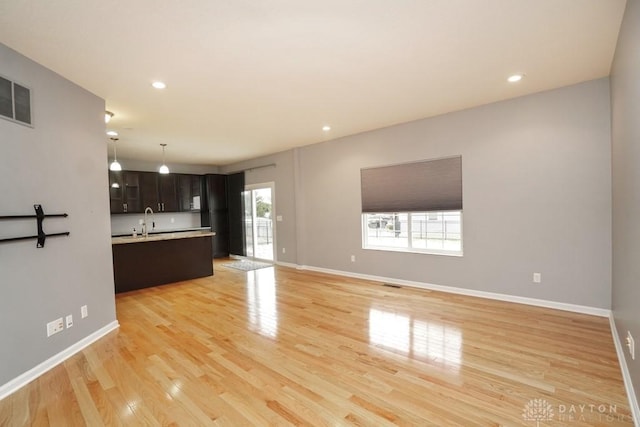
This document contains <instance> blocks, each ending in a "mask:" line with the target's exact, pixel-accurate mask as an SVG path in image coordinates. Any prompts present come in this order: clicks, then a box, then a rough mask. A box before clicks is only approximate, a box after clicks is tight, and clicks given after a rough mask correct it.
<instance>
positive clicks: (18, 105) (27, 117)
mask: <svg viewBox="0 0 640 427" xmlns="http://www.w3.org/2000/svg"><path fill="white" fill-rule="evenodd" d="M0 117H2V118H4V119H8V120H11V121H14V122H16V123H22V124H25V125H29V126H32V123H31V89H29V88H27V87H24V86H22V85H21V84H18V83H16V82H13V81H11V80H9V79H6V78H4V77H1V76H0Z"/></svg>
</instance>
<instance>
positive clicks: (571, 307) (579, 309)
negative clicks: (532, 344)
mask: <svg viewBox="0 0 640 427" xmlns="http://www.w3.org/2000/svg"><path fill="white" fill-rule="evenodd" d="M297 268H298V269H300V270H309V271H317V272H319V273H327V274H334V275H337V276H346V277H353V278H356V279H364V280H371V281H374V282H382V283H390V284H393V285H403V286H410V287H413V288H421V289H428V290H431V291H441V292H447V293H450V294H458V295H468V296H472V297H479V298H487V299H492V300H498V301H507V302H515V303H519V304H526V305H534V306H537V307H546V308H554V309H556V310H564V311H571V312H574V313H582V314H590V315H592V316H599V317H609V315H610V313H611V310H608V309H605V308H598V307H589V306H585V305H576V304H567V303H564V302H556V301H549V300H543V299H537V298H528V297H519V296H514V295H506V294H499V293H495V292H485V291H476V290H473V289H464V288H456V287H453V286H442V285H434V284H432V283H423V282H414V281H411V280H402V279H394V278H392V277H381V276H373V275H369V274H360V273H352V272H349V271H341V270H331V269H328V268H320V267H313V266H309V265H305V266H298V267H297Z"/></svg>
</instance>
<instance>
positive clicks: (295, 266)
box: [276, 261, 298, 268]
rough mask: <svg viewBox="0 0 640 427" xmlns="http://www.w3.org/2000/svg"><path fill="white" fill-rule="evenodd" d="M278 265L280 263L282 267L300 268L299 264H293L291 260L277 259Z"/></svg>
mask: <svg viewBox="0 0 640 427" xmlns="http://www.w3.org/2000/svg"><path fill="white" fill-rule="evenodd" d="M276 265H280V266H282V267H288V268H298V265H297V264H293V263H290V262H284V261H276Z"/></svg>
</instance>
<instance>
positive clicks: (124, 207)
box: [109, 171, 143, 214]
mask: <svg viewBox="0 0 640 427" xmlns="http://www.w3.org/2000/svg"><path fill="white" fill-rule="evenodd" d="M109 200H110V205H111V213H116V214H117V213H139V212H142V211H143V207H142V198H141V194H140V175H139V173H138V172H133V171H118V172H114V171H109Z"/></svg>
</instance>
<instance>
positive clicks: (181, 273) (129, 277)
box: [111, 231, 215, 293]
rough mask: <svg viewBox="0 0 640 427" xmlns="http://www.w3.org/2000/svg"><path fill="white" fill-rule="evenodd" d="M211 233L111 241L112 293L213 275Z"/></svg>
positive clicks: (114, 238) (151, 236)
mask: <svg viewBox="0 0 640 427" xmlns="http://www.w3.org/2000/svg"><path fill="white" fill-rule="evenodd" d="M213 236H215V233H213V232H211V231H184V232H174V233H160V234H151V235H149V236H147V237H142V236H140V237H133V236H123V237H113V238H112V239H111V245H112V249H113V275H114V279H115V290H116V293H119V292H128V291H132V290H136V289H142V288H148V287H151V286H157V285H164V284H167V283H174V282H180V281H182V280H189V279H195V278H198V277H207V276H211V275H213V254H212V244H211V243H212V241H211V239H213Z"/></svg>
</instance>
